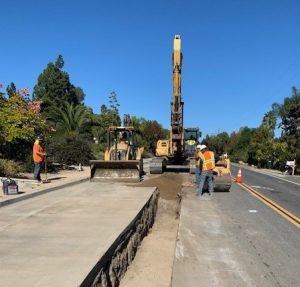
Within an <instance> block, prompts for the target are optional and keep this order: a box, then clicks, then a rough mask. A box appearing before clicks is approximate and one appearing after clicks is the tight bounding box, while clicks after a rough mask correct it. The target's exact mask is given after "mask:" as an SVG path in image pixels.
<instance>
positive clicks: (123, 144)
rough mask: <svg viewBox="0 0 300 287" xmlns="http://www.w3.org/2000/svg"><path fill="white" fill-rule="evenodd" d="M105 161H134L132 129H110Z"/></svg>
mask: <svg viewBox="0 0 300 287" xmlns="http://www.w3.org/2000/svg"><path fill="white" fill-rule="evenodd" d="M107 140H108V142H107V146H108V148H107V149H106V152H105V155H104V159H105V160H131V159H136V144H135V132H134V128H133V127H110V128H109V129H108V139H107Z"/></svg>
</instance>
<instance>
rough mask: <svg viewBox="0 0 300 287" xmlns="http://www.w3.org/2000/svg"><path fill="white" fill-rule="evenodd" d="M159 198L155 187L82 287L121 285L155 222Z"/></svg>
mask: <svg viewBox="0 0 300 287" xmlns="http://www.w3.org/2000/svg"><path fill="white" fill-rule="evenodd" d="M158 199H159V190H158V188H157V187H155V188H154V191H153V193H152V195H151V196H150V198H149V200H148V201H147V202H146V204H145V205H144V206H143V208H142V209H141V210H140V211H139V213H138V214H137V215H136V217H135V218H134V219H133V220H132V221H131V222H130V223H129V225H128V226H127V227H126V228H125V229H124V230H123V232H122V233H121V234H120V235H119V236H118V238H117V239H116V240H115V241H114V243H113V244H112V245H111V246H110V248H109V249H108V250H107V251H106V253H105V254H104V255H103V256H102V257H101V258H100V259H99V261H98V262H97V263H96V265H95V266H94V267H93V269H92V270H91V271H90V273H89V274H88V275H87V276H86V278H85V279H84V280H83V282H82V283H81V284H80V286H81V287H86V286H101V287H106V286H107V287H108V286H119V284H120V280H121V278H122V277H123V276H124V274H125V272H126V270H127V268H128V266H129V265H130V264H131V262H132V261H133V259H134V257H135V254H136V252H137V250H138V247H139V245H140V244H141V242H142V240H143V238H144V237H145V236H147V234H148V232H149V230H150V229H151V227H152V226H153V224H154V221H155V217H156V213H157V208H158Z"/></svg>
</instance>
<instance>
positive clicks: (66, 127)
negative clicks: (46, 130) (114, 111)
mask: <svg viewBox="0 0 300 287" xmlns="http://www.w3.org/2000/svg"><path fill="white" fill-rule="evenodd" d="M46 119H47V120H48V121H49V122H51V123H53V124H54V128H55V129H56V131H57V133H59V134H64V135H78V134H79V133H80V131H81V130H82V129H83V127H84V125H85V124H86V123H88V122H89V121H90V111H89V110H88V109H87V108H86V107H85V106H83V105H81V104H80V105H76V106H74V104H73V103H71V104H70V103H69V102H64V103H63V105H62V107H57V106H53V105H52V106H50V107H49V108H48V109H47V111H46Z"/></svg>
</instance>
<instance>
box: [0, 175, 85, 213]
mask: <svg viewBox="0 0 300 287" xmlns="http://www.w3.org/2000/svg"><path fill="white" fill-rule="evenodd" d="M88 180H89V177H86V178H81V179H79V180H72V181H69V182H66V183H64V184H61V185H56V186H52V187H49V188H45V189H42V190H37V191H33V192H31V193H23V194H20V195H19V196H18V197H14V198H8V199H6V200H4V201H1V202H0V208H1V207H3V206H7V205H9V204H13V203H16V202H19V201H22V200H25V199H29V198H33V197H36V196H39V195H42V194H45V193H47V192H51V191H56V190H59V189H61V188H65V187H69V186H72V185H75V184H78V183H81V182H84V181H88Z"/></svg>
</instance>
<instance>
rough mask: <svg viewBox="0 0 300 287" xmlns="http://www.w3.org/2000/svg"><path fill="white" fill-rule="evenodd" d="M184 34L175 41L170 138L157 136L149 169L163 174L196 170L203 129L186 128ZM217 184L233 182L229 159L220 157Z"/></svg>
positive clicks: (219, 186)
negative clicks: (183, 70) (182, 80)
mask: <svg viewBox="0 0 300 287" xmlns="http://www.w3.org/2000/svg"><path fill="white" fill-rule="evenodd" d="M182 59H183V56H182V52H181V38H180V36H179V35H175V38H174V42H173V55H172V65H173V97H172V101H171V128H170V138H169V139H164V140H158V142H157V145H156V154H155V157H154V158H153V159H152V161H151V162H150V173H152V174H161V173H163V172H164V171H167V170H177V171H189V172H190V173H194V171H195V168H196V160H195V157H194V154H195V150H196V146H197V144H198V143H199V142H198V140H199V137H200V136H201V133H200V131H199V129H198V128H184V126H183V106H184V102H183V101H182V97H181V71H182ZM214 174H215V177H214V179H215V186H216V187H218V189H223V190H229V188H230V185H231V177H230V162H229V159H227V158H226V159H225V158H224V159H222V160H220V161H217V163H216V169H215V170H214Z"/></svg>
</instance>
